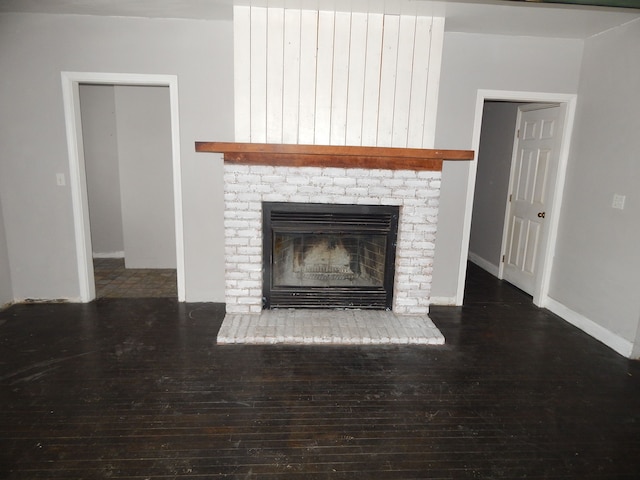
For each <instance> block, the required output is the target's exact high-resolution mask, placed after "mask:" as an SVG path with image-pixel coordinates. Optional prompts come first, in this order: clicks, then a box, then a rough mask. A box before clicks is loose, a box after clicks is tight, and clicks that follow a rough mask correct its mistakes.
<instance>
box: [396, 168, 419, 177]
mask: <svg viewBox="0 0 640 480" xmlns="http://www.w3.org/2000/svg"><path fill="white" fill-rule="evenodd" d="M393 177H394V178H417V177H418V175H417V173H416V172H415V171H414V170H394V171H393Z"/></svg>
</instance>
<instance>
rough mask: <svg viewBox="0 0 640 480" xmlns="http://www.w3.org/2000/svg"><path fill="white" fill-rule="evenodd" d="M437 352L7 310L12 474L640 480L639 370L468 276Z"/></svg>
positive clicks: (0, 435)
mask: <svg viewBox="0 0 640 480" xmlns="http://www.w3.org/2000/svg"><path fill="white" fill-rule="evenodd" d="M466 298H467V300H466V302H465V306H464V307H461V308H456V307H432V309H431V313H430V317H431V318H432V319H433V321H434V323H435V324H436V325H437V326H438V328H440V330H441V331H442V333H443V334H444V336H445V337H446V341H447V343H446V345H443V346H347V347H345V346H255V345H254V346H236V345H215V344H214V342H215V337H216V333H217V330H218V328H219V327H220V323H221V321H222V319H223V316H224V311H223V307H222V306H221V305H217V304H180V303H178V302H176V301H175V300H172V299H166V298H155V299H135V300H132V299H102V300H99V301H96V302H94V303H91V304H87V305H71V304H33V305H15V306H13V307H11V308H9V309H7V310H5V311H3V312H0V408H1V412H2V414H1V417H0V478H6V479H37V478H65V479H98V478H110V479H115V478H119V479H120V478H126V479H166V478H171V479H174V478H180V479H203V478H229V479H249V478H250V479H305V480H313V479H359V478H364V479H367V478H372V479H373V478H375V479H414V478H415V479H418V478H420V479H498V478H505V479H506V478H508V479H522V478H527V479H542V478H545V479H546V478H548V479H552V478H553V479H568V478H572V479H614V478H615V479H625V478H628V479H637V478H640V364H639V363H638V362H633V361H629V360H627V359H625V358H623V357H621V356H619V355H617V354H616V353H614V352H613V351H611V350H609V349H608V348H607V347H605V346H603V345H602V344H600V343H599V342H597V341H595V340H593V339H592V338H590V337H588V336H587V335H585V334H584V333H582V332H580V331H578V330H576V329H575V328H573V327H572V326H570V325H568V324H567V323H565V322H564V321H562V320H561V319H559V318H558V317H556V316H554V315H553V314H551V313H549V312H548V311H545V310H540V309H537V308H536V307H534V306H533V305H532V303H531V299H530V298H529V297H528V296H526V295H524V294H523V293H522V292H520V291H519V290H517V289H515V288H514V287H512V286H510V285H508V284H506V283H502V282H499V281H498V280H496V279H494V278H493V277H491V276H490V275H488V274H486V273H484V272H482V271H480V270H478V269H477V268H475V267H473V266H470V272H469V282H468V289H467V297H466Z"/></svg>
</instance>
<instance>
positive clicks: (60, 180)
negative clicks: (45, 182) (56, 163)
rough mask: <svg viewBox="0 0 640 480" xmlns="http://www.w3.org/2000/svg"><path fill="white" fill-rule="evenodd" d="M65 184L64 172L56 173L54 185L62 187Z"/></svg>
mask: <svg viewBox="0 0 640 480" xmlns="http://www.w3.org/2000/svg"><path fill="white" fill-rule="evenodd" d="M66 184H67V179H66V178H65V177H64V173H56V185H58V186H59V187H64V186H65V185H66Z"/></svg>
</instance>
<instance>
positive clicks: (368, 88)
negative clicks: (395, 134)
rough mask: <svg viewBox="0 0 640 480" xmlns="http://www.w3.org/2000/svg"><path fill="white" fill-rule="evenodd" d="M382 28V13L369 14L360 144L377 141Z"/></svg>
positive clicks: (373, 144) (369, 143) (367, 144)
mask: <svg viewBox="0 0 640 480" xmlns="http://www.w3.org/2000/svg"><path fill="white" fill-rule="evenodd" d="M383 30H384V15H380V14H369V20H368V22H367V52H366V58H365V71H364V87H363V108H362V142H361V144H362V145H365V146H376V145H377V141H378V118H379V113H378V107H379V102H380V68H381V65H382V35H383Z"/></svg>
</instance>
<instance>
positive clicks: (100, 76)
mask: <svg viewBox="0 0 640 480" xmlns="http://www.w3.org/2000/svg"><path fill="white" fill-rule="evenodd" d="M61 76H62V98H63V103H64V116H65V129H66V135H67V149H68V155H69V186H70V188H71V199H72V204H73V219H74V233H75V243H76V260H77V263H78V265H77V266H78V283H79V291H80V301H81V302H90V301H91V300H94V299H95V298H96V290H95V280H94V271H93V251H92V247H91V230H90V222H89V202H88V197H87V178H86V169H85V160H84V144H83V138H82V120H81V117H80V90H79V85H80V84H81V83H87V84H93V85H139V86H163V87H169V108H170V116H171V158H172V168H173V205H174V210H175V237H176V238H175V240H176V273H177V287H178V301H180V302H184V301H185V297H186V295H185V274H184V273H185V272H184V263H185V262H184V232H183V230H184V229H183V211H182V168H181V159H180V126H179V109H178V77H177V75H149V74H135V73H96V72H61Z"/></svg>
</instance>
